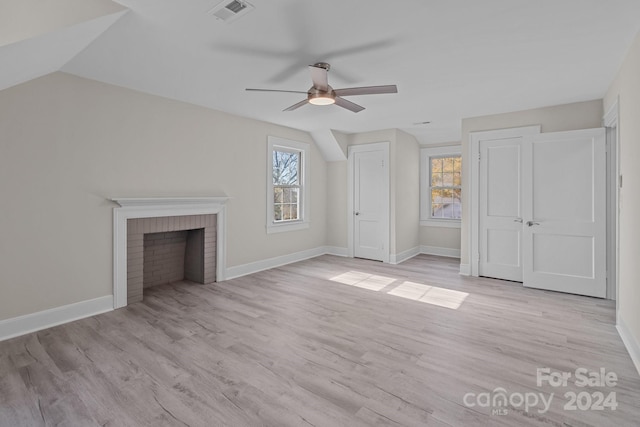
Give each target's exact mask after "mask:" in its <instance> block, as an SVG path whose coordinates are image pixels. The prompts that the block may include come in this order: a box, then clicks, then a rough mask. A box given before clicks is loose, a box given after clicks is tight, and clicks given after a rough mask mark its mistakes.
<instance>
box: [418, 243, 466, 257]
mask: <svg viewBox="0 0 640 427" xmlns="http://www.w3.org/2000/svg"><path fill="white" fill-rule="evenodd" d="M420 253H421V254H426V255H437V256H446V257H449V258H460V249H451V248H440V247H438V246H425V245H422V246H420Z"/></svg>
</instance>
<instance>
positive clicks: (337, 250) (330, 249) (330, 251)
mask: <svg viewBox="0 0 640 427" xmlns="http://www.w3.org/2000/svg"><path fill="white" fill-rule="evenodd" d="M324 253H325V254H326V255H335V256H341V257H348V256H349V248H341V247H339V246H325V247H324Z"/></svg>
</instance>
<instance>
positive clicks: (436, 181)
mask: <svg viewBox="0 0 640 427" xmlns="http://www.w3.org/2000/svg"><path fill="white" fill-rule="evenodd" d="M461 217H462V150H461V147H460V146H459V145H447V146H441V147H423V148H421V149H420V225H423V226H435V227H451V228H460V227H461V223H462V221H461Z"/></svg>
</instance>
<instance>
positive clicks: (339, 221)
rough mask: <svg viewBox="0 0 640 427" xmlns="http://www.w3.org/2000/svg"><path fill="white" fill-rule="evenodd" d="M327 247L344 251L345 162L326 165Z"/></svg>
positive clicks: (346, 218)
mask: <svg viewBox="0 0 640 427" xmlns="http://www.w3.org/2000/svg"><path fill="white" fill-rule="evenodd" d="M327 203H328V204H327V246H332V247H336V248H341V249H346V248H347V246H348V245H349V243H348V236H347V220H348V215H349V213H348V212H347V205H348V201H347V162H346V161H344V162H329V163H327Z"/></svg>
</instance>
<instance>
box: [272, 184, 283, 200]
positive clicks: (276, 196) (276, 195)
mask: <svg viewBox="0 0 640 427" xmlns="http://www.w3.org/2000/svg"><path fill="white" fill-rule="evenodd" d="M282 193H283V189H282V188H280V187H275V188H274V189H273V203H282V196H283V194H282Z"/></svg>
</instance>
